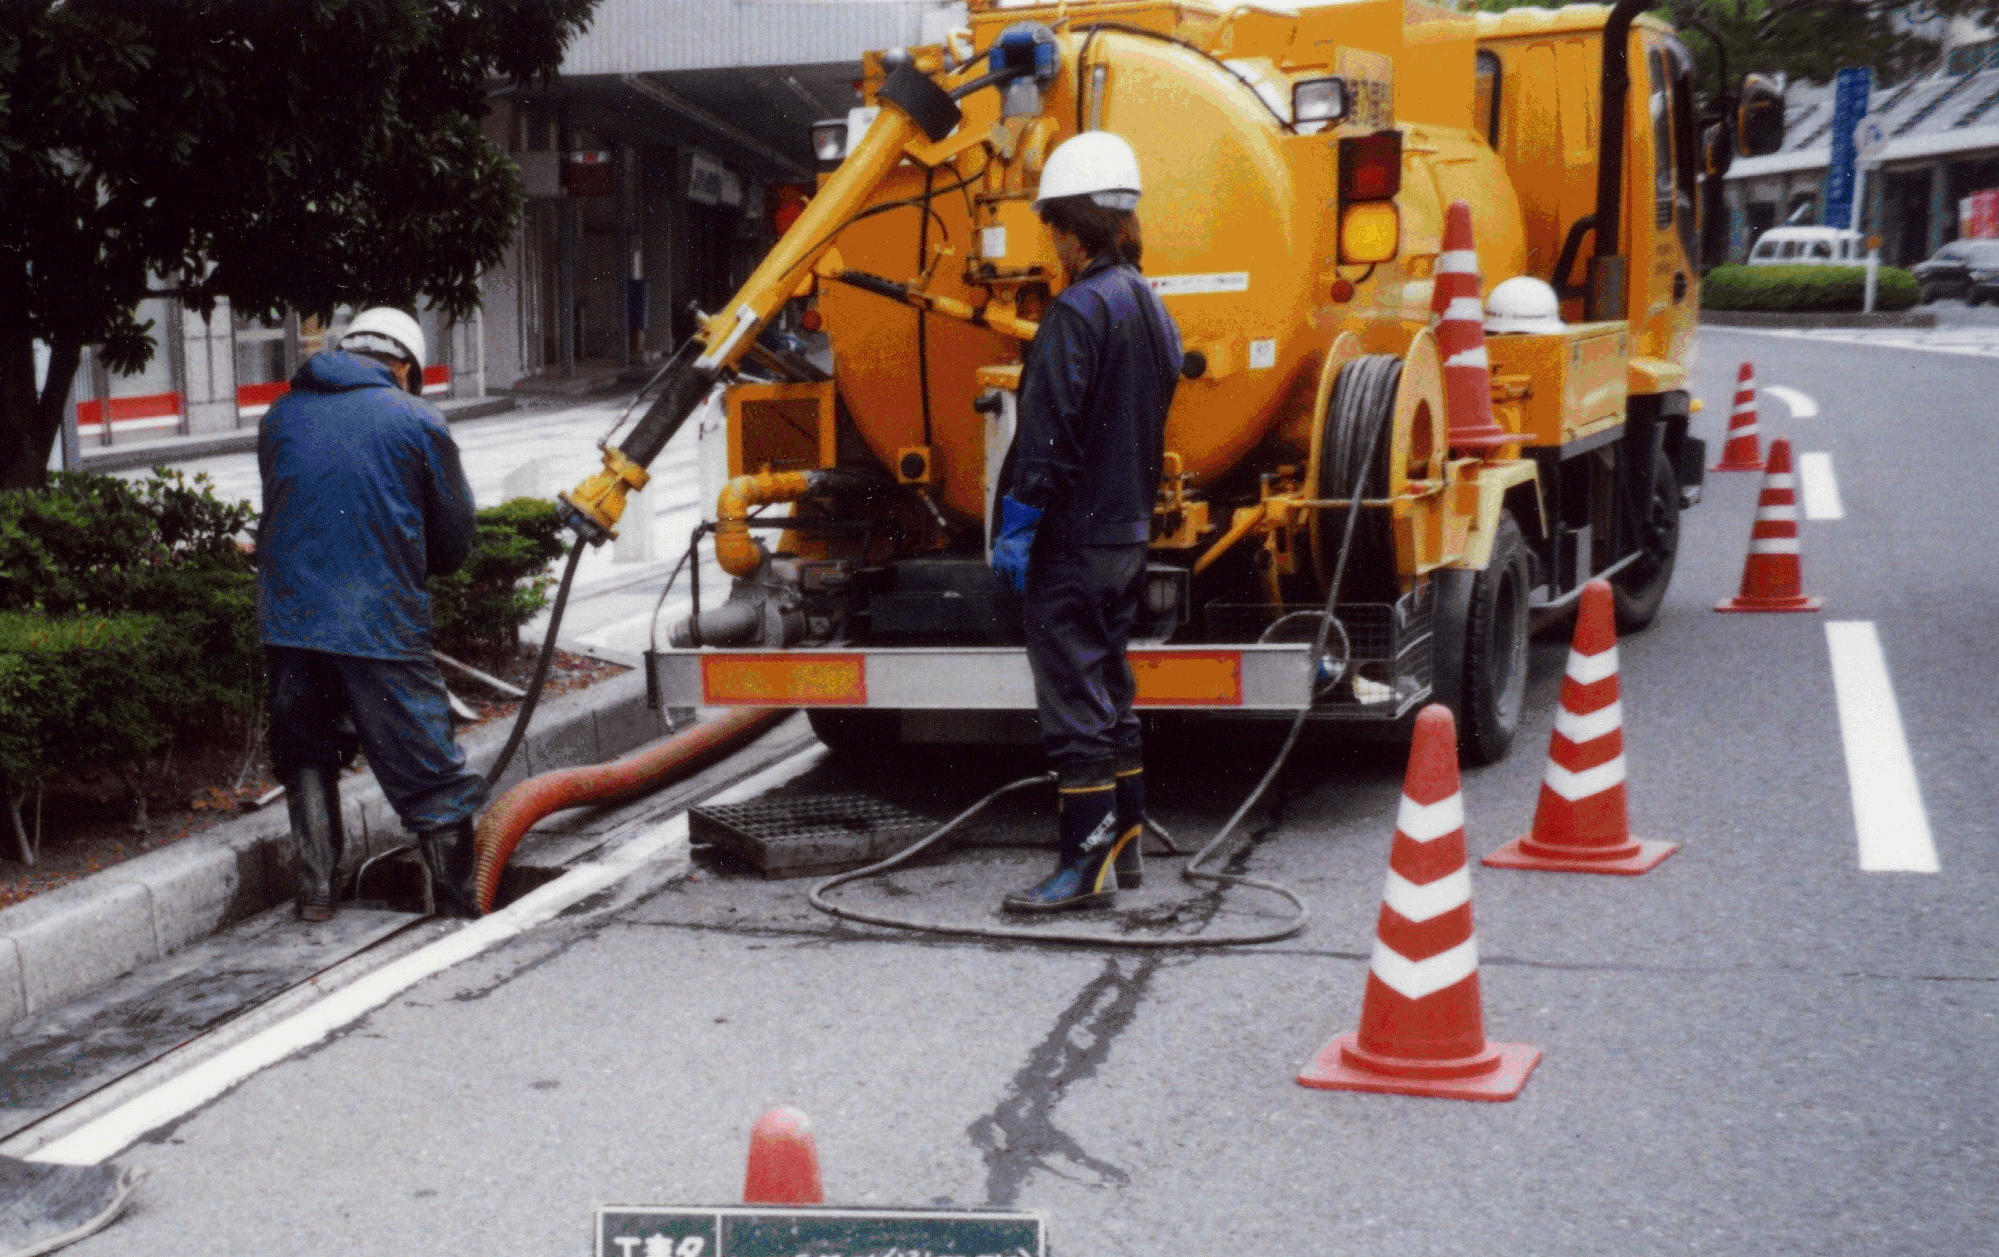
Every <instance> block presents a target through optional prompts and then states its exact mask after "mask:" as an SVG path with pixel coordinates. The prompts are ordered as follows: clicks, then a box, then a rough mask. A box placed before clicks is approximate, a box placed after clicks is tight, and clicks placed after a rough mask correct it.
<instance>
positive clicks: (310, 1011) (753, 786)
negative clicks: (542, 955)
mask: <svg viewBox="0 0 1999 1257" xmlns="http://www.w3.org/2000/svg"><path fill="white" fill-rule="evenodd" d="M825 756H826V748H825V747H823V746H812V747H807V748H806V749H804V750H802V751H800V752H798V753H797V754H795V755H792V756H790V757H788V758H786V759H783V760H781V761H779V762H778V763H777V764H775V765H773V766H772V767H770V768H767V769H765V770H764V771H763V772H760V773H758V774H757V775H755V776H754V777H750V778H748V779H747V780H745V781H741V782H738V783H737V784H736V785H734V786H731V787H730V788H728V789H727V790H724V791H721V792H720V793H718V794H716V795H714V796H712V797H710V798H709V799H707V800H704V802H708V803H740V802H745V801H747V800H749V799H754V798H756V797H757V796H758V795H761V794H763V793H764V792H765V791H768V790H773V789H775V788H777V787H778V786H780V785H783V784H784V783H785V782H787V781H790V780H792V779H793V778H795V777H799V776H802V775H804V774H805V773H806V772H809V771H810V770H811V769H812V768H813V767H814V766H816V765H817V764H818V763H819V761H820V760H821V759H823V758H825ZM686 836H687V814H686V813H685V812H682V813H679V814H678V815H675V816H672V817H669V818H668V819H666V820H664V821H662V822H660V823H659V824H657V825H655V826H653V827H652V829H650V830H649V831H647V832H646V833H645V834H643V835H641V836H640V837H637V838H634V839H633V840H632V841H630V842H628V843H626V844H625V845H624V846H622V847H619V848H618V849H617V850H615V851H613V852H611V853H610V854H609V856H608V857H606V858H605V859H603V860H601V861H592V862H586V863H583V864H578V865H576V866H574V867H573V868H571V869H570V870H569V872H567V873H564V874H563V875H562V876H561V877H558V878H556V879H555V880H554V881H552V882H550V883H548V884H547V885H546V886H542V887H540V888H539V889H537V890H534V891H532V892H530V893H529V894H527V895H524V896H522V897H521V898H519V899H517V900H515V901H514V902H513V903H511V904H509V905H507V906H506V907H505V908H502V909H501V910H500V911H498V912H495V913H494V914H493V915H491V916H488V917H481V918H480V919H478V920H477V921H471V922H468V923H467V924H466V925H464V926H463V927H462V928H460V929H459V930H458V931H457V932H456V933H454V934H450V935H447V936H445V937H444V938H441V939H439V940H437V941H436V942H435V943H432V944H431V945H430V946H428V947H425V948H423V949H422V950H420V951H415V952H411V953H410V954H409V955H407V956H405V957H403V958H402V959H401V960H398V961H396V962H395V963H394V964H391V965H385V966H384V967H382V968H380V969H377V970H376V971H375V972H373V973H371V974H369V975H368V976H366V977H364V978H362V979H360V980H359V981H357V982H355V983H354V984H353V985H352V986H347V987H342V988H341V989H340V990H338V991H335V992H334V993H333V994H332V995H329V996H327V997H326V998H325V999H324V1000H321V1001H320V1002H319V1003H317V1004H314V1005H312V1006H311V1007H310V1008H306V1009H303V1010H301V1011H300V1012H299V1013H298V1014H297V1015H296V1016H294V1017H291V1018H290V1019H288V1020H285V1021H281V1022H279V1023H278V1024H277V1025H274V1026H272V1027H270V1028H269V1029H268V1030H265V1031H264V1032H263V1033H261V1034H259V1035H256V1036H255V1037H253V1038H250V1039H246V1040H244V1041H243V1042H241V1043H239V1044H237V1045H236V1046H235V1047H232V1048H230V1049H229V1050H227V1051H225V1052H222V1053H220V1054H218V1055H216V1056H213V1057H210V1058H209V1059H208V1060H206V1061H203V1062H202V1063H201V1064H199V1065H196V1066H195V1067H194V1068H193V1069H190V1070H188V1071H187V1072H186V1073H185V1074H182V1075H181V1076H180V1077H178V1078H175V1079H172V1080H170V1081H168V1082H165V1083H162V1084H161V1085H159V1086H158V1087H155V1088H154V1089H153V1090H151V1091H148V1092H146V1093H144V1094H142V1095H138V1096H134V1097H133V1098H132V1099H130V1100H128V1101H126V1102H125V1103H124V1104H122V1105H120V1106H118V1107H117V1108H115V1109H112V1110H111V1111H110V1112H109V1113H106V1114H104V1115H103V1116H102V1117H99V1118H97V1119H96V1120H95V1121H92V1122H89V1123H87V1124H85V1125H83V1126H80V1127H78V1128H77V1129H76V1130H73V1131H71V1132H70V1133H69V1134H67V1135H64V1136H63V1137H62V1138H61V1139H58V1140H56V1141H55V1142H54V1143H51V1144H50V1145H49V1146H48V1147H46V1148H43V1149H41V1150H40V1151H38V1152H36V1153H35V1154H34V1155H33V1156H32V1157H30V1158H29V1160H32V1161H45V1162H52V1163H54V1164H58V1165H96V1164H98V1163H100V1162H102V1161H104V1160H105V1159H107V1158H109V1157H113V1156H116V1155H117V1154H118V1153H119V1152H122V1151H123V1150H124V1149H126V1148H128V1147H130V1146H131V1145H132V1144H133V1143H134V1142H136V1141H137V1140H139V1139H140V1138H142V1137H144V1136H145V1134H146V1133H147V1132H148V1131H152V1130H157V1129H159V1128H160V1127H161V1126H164V1125H166V1124H167V1123H168V1122H171V1121H175V1120H177V1119H179V1118H181V1117H184V1116H186V1115H187V1114H189V1113H191V1112H193V1111H194V1110H195V1109H198V1108H200V1107H201V1106H202V1105H204V1104H207V1103H208V1102H209V1101H211V1100H214V1099H216V1098H217V1097H219V1096H221V1095H222V1094H223V1093H224V1092H226V1091H228V1090H229V1089H230V1088H231V1087H234V1086H236V1085H237V1084H238V1083H240V1082H242V1081H243V1080H244V1079H246V1078H249V1077H250V1076H251V1075H253V1074H256V1073H259V1072H261V1071H262V1070H265V1069H268V1068H269V1067H270V1066H272V1065H275V1064H278V1063H279V1062H280V1061H283V1060H284V1059H285V1058H287V1057H289V1056H292V1055H293V1054H295V1053H297V1052H301V1051H303V1050H304V1049H306V1048H309V1047H311V1046H312V1045H313V1044H315V1043H318V1042H320V1041H321V1040H323V1039H325V1038H327V1037H328V1036H329V1035H331V1034H333V1033H334V1032H335V1031H337V1030H339V1029H340V1028H341V1027H343V1026H346V1025H348V1024H350V1023H352V1022H354V1021H358V1020H360V1019H361V1018H362V1017H364V1016H366V1015H367V1014H369V1013H371V1012H373V1011H374V1010H375V1009H377V1008H380V1007H382V1006H383V1005H384V1004H387V1003H388V1002H389V1001H390V1000H392V999H394V998H395V997H396V996H398V995H401V994H402V993H403V992H404V991H407V990H408V989H410V988H411V987H413V986H415V985H416V984H417V983H419V982H421V981H423V980H424V979H425V978H429V977H434V976H436V975H437V974H439V973H442V972H444V971H445V970H446V969H449V968H451V967H452V966H454V965H459V964H463V963H464V962H465V961H467V960H470V959H472V958H473V957H474V956H477V955H479V954H480V953H481V952H484V951H487V950H489V949H490V948H493V947H495V946H498V945H499V944H500V943H503V942H505V941H507V940H508V939H510V938H513V937H515V936H516V935H519V934H523V933H525V932H527V931H528V930H531V929H533V928H534V927H535V926H537V925H541V924H543V923H544V922H546V921H549V920H551V919H553V918H554V917H555V916H556V915H557V914H559V913H561V912H562V911H563V910H564V909H565V908H569V907H571V906H573V905H575V904H577V903H580V902H582V901H583V900H585V899H588V898H589V897H590V896H591V895H594V894H596V893H597V892H598V891H601V890H603V889H605V888H606V887H608V886H611V885H612V884H614V883H616V882H618V881H620V880H622V879H624V878H626V877H629V876H630V875H631V874H633V873H635V872H637V871H638V869H639V868H640V867H641V866H642V865H645V864H648V863H650V862H652V861H654V860H657V859H658V858H659V857H660V856H662V855H664V854H665V853H666V852H667V851H668V850H669V849H671V848H673V847H676V846H679V845H680V844H681V843H682V842H684V841H685V839H686Z"/></svg>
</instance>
